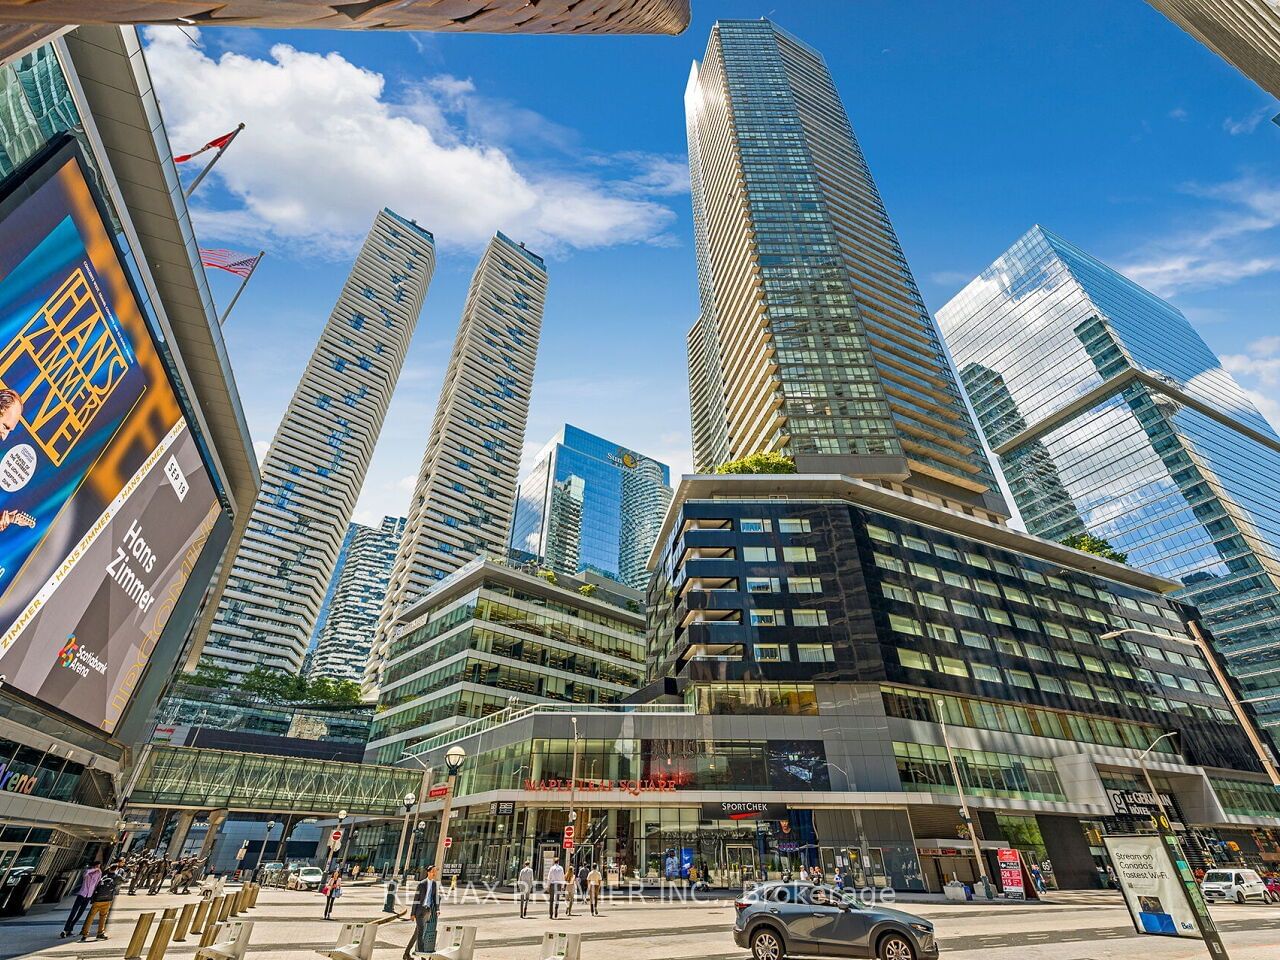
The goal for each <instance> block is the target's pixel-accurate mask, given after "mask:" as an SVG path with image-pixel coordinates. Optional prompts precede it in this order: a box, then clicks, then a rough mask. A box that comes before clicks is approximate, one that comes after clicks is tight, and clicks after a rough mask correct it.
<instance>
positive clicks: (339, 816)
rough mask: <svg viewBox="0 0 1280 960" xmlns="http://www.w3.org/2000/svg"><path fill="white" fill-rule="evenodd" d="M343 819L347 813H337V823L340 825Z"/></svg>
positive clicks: (343, 811) (340, 811)
mask: <svg viewBox="0 0 1280 960" xmlns="http://www.w3.org/2000/svg"><path fill="white" fill-rule="evenodd" d="M345 819H347V811H345V810H339V811H338V822H339V823H341V822H342V821H343V820H345Z"/></svg>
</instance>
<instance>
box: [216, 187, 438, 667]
mask: <svg viewBox="0 0 1280 960" xmlns="http://www.w3.org/2000/svg"><path fill="white" fill-rule="evenodd" d="M435 261H436V258H435V241H434V239H433V238H432V236H431V234H430V233H429V232H427V231H426V230H424V229H423V228H422V227H420V226H418V225H417V224H416V223H413V222H411V221H409V220H405V219H404V218H403V217H400V216H398V215H397V214H395V213H393V212H391V211H390V210H382V211H381V212H380V213H379V214H378V215H377V216H376V217H375V218H374V221H373V229H372V230H370V231H369V236H368V237H367V238H366V239H365V242H364V245H363V246H362V247H361V249H360V254H359V256H357V257H356V261H355V264H354V266H353V267H352V269H351V275H350V276H349V277H347V281H346V283H345V284H344V285H343V287H342V292H341V294H339V296H338V302H337V304H336V305H335V306H334V308H333V312H332V313H331V314H330V315H329V321H328V323H326V324H325V328H324V331H323V332H322V333H321V335H320V342H319V343H318V344H317V345H316V348H315V351H314V352H313V353H312V355H311V359H310V360H309V361H308V363H307V366H306V369H305V370H304V371H303V374H302V380H301V381H300V382H299V384H298V387H297V389H296V390H295V391H294V394H293V399H292V400H290V401H289V407H288V409H287V410H285V413H284V416H283V417H282V418H281V420H280V426H279V427H278V428H277V429H276V435H275V439H274V440H272V442H271V449H270V451H269V452H268V454H267V457H266V460H265V461H264V462H263V464H262V490H261V492H260V493H259V494H258V499H257V502H256V503H255V504H254V508H253V516H252V517H251V518H250V520H249V527H248V529H247V531H246V532H245V535H244V540H243V541H242V543H241V545H240V550H239V552H238V553H237V554H236V558H235V565H234V568H233V569H232V572H231V576H230V578H229V579H228V581H227V586H226V589H225V590H224V591H223V594H222V599H221V602H220V604H219V607H218V614H217V617H216V618H215V620H214V623H213V627H212V629H211V630H210V632H209V639H208V641H207V642H206V644H205V650H204V656H205V658H207V659H208V660H210V661H212V662H213V663H214V664H215V665H218V666H223V667H227V668H228V669H230V670H231V671H233V673H245V672H247V671H249V670H251V669H252V668H253V667H254V666H256V665H259V664H260V665H262V666H265V667H271V668H275V669H280V670H287V671H289V672H292V673H296V672H297V671H298V670H299V669H300V668H301V666H302V658H303V655H304V654H305V653H306V650H307V644H308V641H309V640H310V638H311V632H312V629H313V628H314V626H315V621H316V616H317V614H318V613H319V610H320V605H321V602H322V600H323V598H324V593H325V588H326V586H327V585H328V583H329V578H330V576H331V575H332V573H333V567H334V563H335V561H336V560H337V557H338V551H339V549H340V548H341V546H342V538H343V536H344V535H345V533H346V530H347V524H348V523H349V522H350V521H351V511H352V510H353V509H354V508H355V503H356V499H357V497H359V495H360V487H361V486H362V485H363V483H364V477H365V471H366V470H367V469H368V467H369V458H370V457H371V456H372V455H373V448H374V445H375V444H376V443H377V440H378V432H379V431H380V430H381V429H382V420H383V418H384V417H385V416H386V412H387V405H388V404H389V403H390V402H391V393H392V391H393V390H394V389H395V385H396V380H397V379H398V378H399V376H400V368H401V366H402V365H403V364H404V356H405V351H406V350H408V348H409V341H410V339H411V338H412V336H413V330H414V327H415V326H416V325H417V323H418V314H419V313H420V312H421V310H422V301H423V299H424V298H425V297H426V295H427V286H428V284H430V282H431V274H432V272H433V271H434V270H435Z"/></svg>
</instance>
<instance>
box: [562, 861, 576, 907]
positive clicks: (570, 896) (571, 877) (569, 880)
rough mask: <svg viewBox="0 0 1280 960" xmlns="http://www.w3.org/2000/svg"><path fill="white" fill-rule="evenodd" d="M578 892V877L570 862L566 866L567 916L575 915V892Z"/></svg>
mask: <svg viewBox="0 0 1280 960" xmlns="http://www.w3.org/2000/svg"><path fill="white" fill-rule="evenodd" d="M577 892H578V877H577V874H575V873H574V872H573V864H572V863H571V864H569V865H568V866H567V867H565V868H564V902H565V907H566V910H565V916H567V917H572V916H573V900H574V894H576V893H577Z"/></svg>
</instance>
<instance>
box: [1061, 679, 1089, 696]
mask: <svg viewBox="0 0 1280 960" xmlns="http://www.w3.org/2000/svg"><path fill="white" fill-rule="evenodd" d="M1067 689H1068V690H1069V691H1070V692H1071V695H1072V696H1073V697H1080V698H1081V699H1083V700H1092V699H1093V688H1092V687H1090V686H1089V685H1088V684H1087V683H1081V682H1080V681H1079V680H1068V681H1067Z"/></svg>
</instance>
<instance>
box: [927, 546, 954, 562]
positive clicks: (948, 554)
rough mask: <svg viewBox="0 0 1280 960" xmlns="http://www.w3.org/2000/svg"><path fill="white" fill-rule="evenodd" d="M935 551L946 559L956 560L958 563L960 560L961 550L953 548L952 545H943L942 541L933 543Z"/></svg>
mask: <svg viewBox="0 0 1280 960" xmlns="http://www.w3.org/2000/svg"><path fill="white" fill-rule="evenodd" d="M933 552H934V553H936V554H937V555H938V556H940V557H942V559H944V560H955V561H956V562H957V563H958V562H959V561H960V551H959V550H952V549H951V548H950V547H946V546H943V545H942V544H940V543H935V544H934V545H933Z"/></svg>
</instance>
